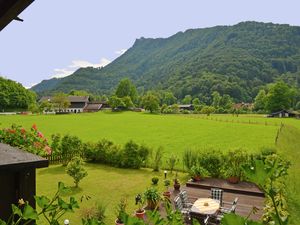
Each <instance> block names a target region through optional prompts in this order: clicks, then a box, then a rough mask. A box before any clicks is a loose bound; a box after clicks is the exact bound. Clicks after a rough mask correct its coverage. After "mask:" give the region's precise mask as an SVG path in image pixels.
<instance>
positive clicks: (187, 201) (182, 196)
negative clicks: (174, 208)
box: [179, 190, 193, 208]
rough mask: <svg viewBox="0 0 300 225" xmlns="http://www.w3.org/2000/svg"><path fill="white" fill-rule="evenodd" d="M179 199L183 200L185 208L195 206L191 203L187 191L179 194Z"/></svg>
mask: <svg viewBox="0 0 300 225" xmlns="http://www.w3.org/2000/svg"><path fill="white" fill-rule="evenodd" d="M179 197H180V198H181V202H182V204H183V206H184V208H191V207H192V206H193V203H191V202H189V199H188V195H187V191H186V190H183V191H181V192H180V193H179Z"/></svg>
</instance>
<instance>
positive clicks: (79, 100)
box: [39, 96, 107, 113]
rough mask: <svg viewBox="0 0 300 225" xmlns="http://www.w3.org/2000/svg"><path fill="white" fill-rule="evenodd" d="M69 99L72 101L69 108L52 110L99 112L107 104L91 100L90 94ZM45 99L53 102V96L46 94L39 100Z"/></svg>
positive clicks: (62, 111) (69, 97)
mask: <svg viewBox="0 0 300 225" xmlns="http://www.w3.org/2000/svg"><path fill="white" fill-rule="evenodd" d="M68 100H69V102H70V106H69V107H68V108H66V109H61V110H59V109H58V108H54V109H53V110H50V111H54V112H61V113H81V112H97V111H99V110H100V109H101V108H102V107H104V106H106V105H107V103H103V102H90V101H89V96H68ZM44 101H48V102H50V103H53V97H51V96H45V97H42V98H41V99H40V100H39V102H44ZM48 112H49V110H48Z"/></svg>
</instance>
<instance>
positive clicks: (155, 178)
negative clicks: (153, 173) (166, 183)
mask: <svg viewBox="0 0 300 225" xmlns="http://www.w3.org/2000/svg"><path fill="white" fill-rule="evenodd" d="M151 181H152V185H157V183H158V181H159V178H158V177H152V179H151Z"/></svg>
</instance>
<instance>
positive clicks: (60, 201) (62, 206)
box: [58, 197, 69, 210]
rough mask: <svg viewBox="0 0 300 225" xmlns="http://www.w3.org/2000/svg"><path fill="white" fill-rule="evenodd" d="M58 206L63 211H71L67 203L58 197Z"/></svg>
mask: <svg viewBox="0 0 300 225" xmlns="http://www.w3.org/2000/svg"><path fill="white" fill-rule="evenodd" d="M58 205H59V207H60V208H61V209H64V210H68V209H69V204H68V203H66V202H65V201H64V200H62V198H60V197H58Z"/></svg>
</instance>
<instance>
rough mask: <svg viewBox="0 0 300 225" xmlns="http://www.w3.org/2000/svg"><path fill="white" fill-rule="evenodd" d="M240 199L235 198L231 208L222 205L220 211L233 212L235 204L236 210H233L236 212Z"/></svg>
mask: <svg viewBox="0 0 300 225" xmlns="http://www.w3.org/2000/svg"><path fill="white" fill-rule="evenodd" d="M238 200H239V198H238V197H236V198H235V199H234V201H233V202H232V205H231V207H230V208H226V207H221V208H220V212H221V213H231V212H232V209H233V206H235V208H234V211H233V212H235V209H236V205H237V202H238Z"/></svg>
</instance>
